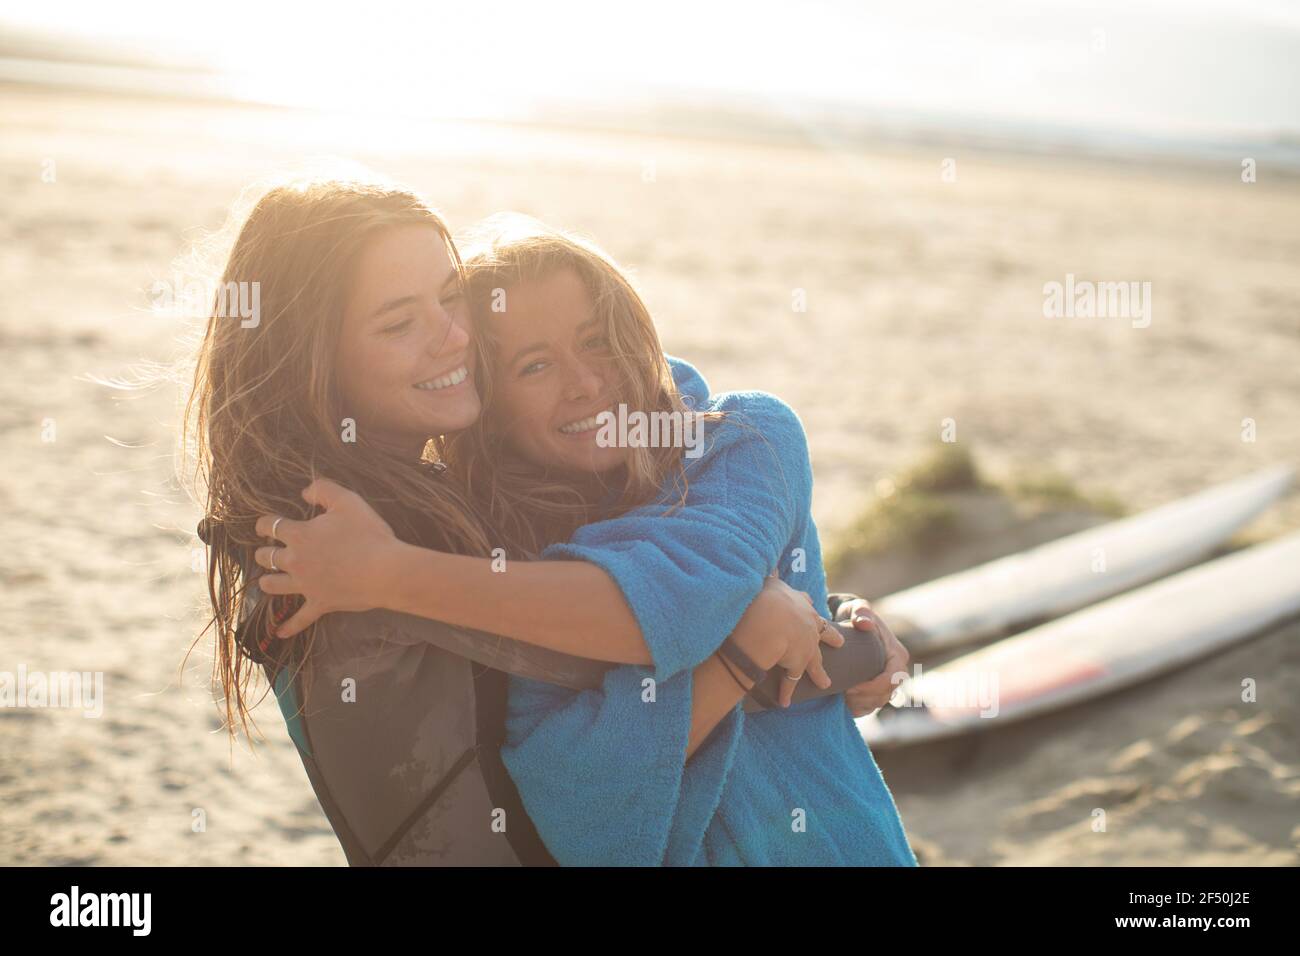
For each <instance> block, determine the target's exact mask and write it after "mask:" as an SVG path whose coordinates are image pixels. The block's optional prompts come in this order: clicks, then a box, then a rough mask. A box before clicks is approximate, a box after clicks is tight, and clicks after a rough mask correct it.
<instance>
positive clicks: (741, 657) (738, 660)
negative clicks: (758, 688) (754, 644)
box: [718, 637, 767, 684]
mask: <svg viewBox="0 0 1300 956" xmlns="http://www.w3.org/2000/svg"><path fill="white" fill-rule="evenodd" d="M718 655H719V656H720V657H722V658H723V659H724V660H727V661H730V662H731V663H733V664H735V665H736V666H737V667H738V668H740V672H741V673H742V674H744V675H745V676H746V677H748V678H749V679H750V680H752V681H753V682H754V683H755V684H757V683H758V682H759V681H761V680H762V679H763V678H764V677H766V676H767V671H765V670H763V668H761V667H759V666H758V665H757V664H756V663H754V659H753V658H752V657H750V656H749V655H748V654H746V653H745V652H744V651H743V650H741V648H740V645H739V644H737V643H736V642H735V641H734V640H733V639H732V638H731V637H728V638H727V639H726V640H725V641H723V642H722V646H721V647H719V648H718Z"/></svg>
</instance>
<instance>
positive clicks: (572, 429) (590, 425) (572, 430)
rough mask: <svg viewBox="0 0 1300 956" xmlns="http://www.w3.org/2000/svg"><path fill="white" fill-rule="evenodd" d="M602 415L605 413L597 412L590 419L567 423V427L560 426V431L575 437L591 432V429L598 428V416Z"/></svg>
mask: <svg viewBox="0 0 1300 956" xmlns="http://www.w3.org/2000/svg"><path fill="white" fill-rule="evenodd" d="M603 414H605V413H604V412H597V413H596V414H595V415H592V416H591V417H590V418H584V419H583V420H582V421H580V422H569V424H567V425H561V426H560V431H561V432H563V433H564V434H566V435H577V434H578V433H580V432H589V431H592V430H593V429H596V428H599V427H600V421H599V419H600V416H601V415H603Z"/></svg>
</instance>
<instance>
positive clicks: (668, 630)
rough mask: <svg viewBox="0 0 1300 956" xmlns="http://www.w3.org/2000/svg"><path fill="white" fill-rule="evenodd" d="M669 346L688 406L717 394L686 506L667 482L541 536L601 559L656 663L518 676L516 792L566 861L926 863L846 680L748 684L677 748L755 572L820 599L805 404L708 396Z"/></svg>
mask: <svg viewBox="0 0 1300 956" xmlns="http://www.w3.org/2000/svg"><path fill="white" fill-rule="evenodd" d="M671 361H672V368H673V375H674V378H675V380H676V381H677V384H678V387H679V388H680V389H681V391H682V393H683V395H685V396H689V400H690V401H692V402H693V403H694V407H695V408H696V409H699V410H712V409H717V410H721V411H724V412H725V413H726V418H725V420H724V421H721V422H716V423H709V424H708V425H707V426H706V432H705V441H704V448H705V450H704V453H703V455H701V456H700V457H698V458H695V459H689V458H688V459H686V467H687V476H688V478H689V481H690V489H689V495H688V499H687V505H686V507H684V508H682V509H679V510H677V511H676V512H674V513H672V514H669V515H667V516H665V514H664V510H665V508H664V503H665V502H666V501H669V500H673V496H672V495H671V494H670V493H669V494H666V496H665V497H664V498H663V499H662V500H661V501H659V502H654V503H651V504H650V505H647V506H644V507H641V508H638V509H635V510H634V511H632V512H630V513H627V514H625V515H621V516H619V517H617V518H614V519H611V520H607V521H600V522H596V523H593V524H589V525H586V526H584V527H583V528H581V529H579V530H578V531H577V532H576V533H575V534H574V536H573V538H572V540H571V541H570V542H568V543H565V544H560V545H554V546H552V547H550V548H548V549H547V550H546V552H545V554H544V557H545V558H550V559H559V560H583V561H590V562H592V563H593V564H596V565H598V566H600V567H601V568H604V569H605V571H607V572H608V573H609V574H610V576H611V577H612V578H613V579H614V581H615V582H617V584H618V585H619V587H620V588H621V589H622V591H623V594H624V596H625V598H626V599H627V602H628V604H629V606H630V607H631V609H632V611H633V613H634V615H635V616H636V619H637V621H638V623H639V624H640V626H641V630H642V633H643V635H644V636H645V640H646V643H647V644H648V645H649V647H650V651H651V655H652V658H653V660H654V666H653V667H636V666H625V667H617V668H614V669H612V670H611V671H610V672H609V674H608V675H607V676H606V678H605V682H604V686H603V688H602V689H601V690H589V691H571V690H567V689H564V688H560V687H555V686H553V685H548V684H543V683H539V682H537V681H531V680H527V679H523V678H513V677H512V678H511V684H510V703H509V716H508V719H507V733H506V744H505V746H504V747H503V748H502V756H503V757H504V759H505V763H506V766H507V768H508V769H509V771H510V774H511V777H512V778H513V779H514V781H515V783H516V785H517V786H518V788H519V792H520V795H521V796H522V798H523V802H524V805H525V807H526V808H527V810H528V813H529V815H530V816H531V817H532V819H533V822H534V823H535V824H536V826H537V829H538V831H539V832H540V834H541V836H542V839H543V840H544V841H545V842H546V845H547V847H548V848H549V849H550V851H551V853H552V854H553V855H554V856H555V858H556V860H557V861H559V862H560V863H561V864H564V865H677V866H683V865H687V866H688V865H695V866H699V865H799V864H807V865H813V864H847V865H876V866H915V865H916V857H915V855H914V854H913V852H912V849H911V847H910V846H909V845H908V842H907V837H906V835H905V834H904V832H903V825H902V822H901V820H900V819H899V816H898V811H897V809H896V808H895V806H894V801H893V798H892V797H891V796H890V793H889V789H888V788H887V787H886V786H885V782H884V780H883V779H882V778H881V775H880V771H879V769H878V768H877V767H876V762H875V760H874V759H873V758H872V755H871V751H870V750H869V749H868V748H867V745H866V744H865V743H864V742H863V741H862V738H861V736H860V735H859V734H858V731H857V729H856V728H855V727H854V724H853V718H852V716H851V715H850V714H849V711H848V708H847V707H846V705H845V701H844V697H843V696H842V695H834V696H830V697H826V698H822V699H821V700H816V701H809V702H806V703H803V704H798V705H793V706H791V707H790V708H788V709H785V710H776V711H768V712H764V713H761V714H745V713H744V712H743V710H742V708H741V707H740V705H739V704H738V705H737V706H736V708H735V709H734V710H733V711H732V712H731V713H730V714H729V715H728V716H727V717H726V718H724V719H723V721H722V723H721V724H719V725H718V727H717V728H716V729H715V730H714V731H713V732H712V734H711V735H710V736H709V738H708V739H707V740H706V741H705V742H704V744H703V745H702V746H701V747H700V748H699V749H698V750H697V751H696V752H695V754H694V755H693V757H692V759H691V760H690V762H689V763H688V762H687V761H686V743H687V737H688V734H689V731H690V722H691V687H692V675H691V671H692V670H693V669H694V668H695V667H696V665H698V664H700V663H702V662H703V661H704V660H706V659H707V658H708V657H709V656H710V655H711V654H712V653H713V652H714V651H715V650H716V649H717V647H718V645H719V644H721V643H722V641H723V640H724V639H725V638H726V636H727V635H728V634H730V633H731V631H732V630H734V629H735V627H736V624H737V623H738V622H739V621H740V618H741V617H742V616H743V614H744V612H745V609H746V608H747V607H748V606H749V604H750V602H751V601H752V600H753V599H754V597H755V596H756V595H757V594H758V592H759V590H760V589H761V588H762V586H763V579H764V578H765V577H766V576H767V575H768V574H770V573H772V572H773V571H776V572H777V573H778V574H779V575H780V577H781V578H782V580H784V581H785V582H786V583H787V584H789V585H790V586H791V587H794V588H796V589H798V590H801V591H806V592H807V593H808V594H810V595H811V596H812V599H813V603H814V604H815V605H816V607H817V609H818V611H819V612H820V613H821V614H823V615H824V616H828V615H829V609H828V607H827V604H826V596H827V592H826V578H825V572H824V571H823V569H822V559H821V548H820V545H819V543H818V538H817V529H816V528H815V527H814V525H813V522H812V517H811V513H810V511H811V504H812V467H811V463H810V462H809V457H808V446H807V440H806V438H805V435H804V431H803V426H802V425H801V423H800V422H799V419H798V417H797V416H796V415H795V413H794V411H793V410H792V409H791V408H790V407H789V406H787V405H786V404H785V403H783V402H782V401H781V400H780V399H778V398H776V397H774V396H772V395H768V394H764V393H761V392H732V393H724V394H720V395H716V396H709V394H708V386H707V385H706V384H705V382H704V380H703V378H702V377H701V376H700V374H699V373H698V372H697V371H696V370H695V369H694V368H693V367H691V366H690V365H688V364H687V363H685V362H681V361H679V360H676V359H673V360H671ZM573 599H574V600H581V595H577V594H575V595H573Z"/></svg>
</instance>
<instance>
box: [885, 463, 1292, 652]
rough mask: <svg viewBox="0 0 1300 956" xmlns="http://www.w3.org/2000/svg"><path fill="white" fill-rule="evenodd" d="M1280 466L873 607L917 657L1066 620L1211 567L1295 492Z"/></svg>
mask: <svg viewBox="0 0 1300 956" xmlns="http://www.w3.org/2000/svg"><path fill="white" fill-rule="evenodd" d="M1292 475H1293V472H1292V469H1291V468H1288V467H1285V466H1279V467H1275V468H1269V469H1267V470H1265V471H1260V472H1257V473H1255V474H1253V475H1248V476H1246V477H1245V478H1239V479H1237V480H1236V481H1230V482H1227V483H1226V484H1222V485H1218V486H1216V487H1214V488H1210V489H1208V490H1206V491H1203V492H1200V493H1198V494H1195V495H1191V496H1190V497H1187V498H1182V499H1179V500H1178V501H1174V502H1171V503H1170V504H1167V505H1163V506H1161V507H1159V508H1155V509H1153V510H1151V511H1146V512H1143V513H1142V514H1139V515H1134V516H1132V517H1129V518H1123V519H1121V520H1119V521H1113V522H1110V523H1109V524H1105V525H1101V526H1099V527H1096V528H1090V529H1088V530H1087V531H1081V532H1079V533H1078V534H1073V535H1070V536H1068V537H1065V538H1060V539H1059V540H1056V541H1050V542H1048V543H1047V544H1043V545H1039V546H1038V547H1036V548H1031V549H1029V550H1028V551H1021V552H1019V553H1017V554H1012V555H1008V556H1007V557H1004V558H999V559H997V560H996V561H990V562H988V563H987V564H981V565H978V566H977V567H974V568H968V569H967V570H965V571H959V572H957V573H956V574H950V575H947V576H946V577H942V578H937V579H936V580H934V581H928V582H926V583H925V584H921V585H918V586H916V587H913V588H908V589H907V590H906V591H899V592H897V593H895V594H891V595H889V596H888V597H884V598H880V599H879V600H876V601H872V602H871V604H872V607H873V608H874V609H875V610H876V611H878V612H879V614H880V616H881V617H883V618H884V619H885V620H886V621H887V622H889V625H890V627H891V628H892V629H893V630H894V633H895V634H897V635H898V638H899V640H901V641H902V642H903V644H904V645H905V646H906V647H907V649H908V650H909V651H910V652H911V653H912V656H913V657H923V656H925V655H926V654H931V653H933V652H935V651H940V650H944V649H947V648H951V647H956V646H959V645H961V644H967V643H974V642H976V641H979V640H982V639H985V638H989V637H994V636H997V635H999V634H1005V633H1006V632H1008V631H1009V630H1011V629H1013V628H1015V627H1016V626H1018V625H1022V624H1027V623H1030V622H1033V621H1041V620H1043V619H1049V618H1053V617H1057V616H1059V615H1061V614H1065V613H1067V612H1069V611H1073V610H1075V609H1077V608H1081V607H1086V606H1087V605H1089V604H1092V603H1093V602H1095V601H1099V600H1101V599H1103V598H1107V597H1110V596H1112V595H1115V594H1118V593H1120V592H1121V591H1126V590H1128V589H1129V588H1132V587H1136V586H1137V585H1139V584H1145V583H1146V582H1148V581H1153V580H1155V579H1156V578H1159V577H1163V576H1164V575H1166V574H1169V573H1171V572H1173V571H1177V570H1179V569H1180V568H1185V567H1187V566H1188V565H1190V564H1193V563H1195V562H1196V561H1197V560H1200V559H1202V558H1204V557H1205V556H1206V555H1208V554H1209V553H1210V552H1211V551H1213V550H1214V548H1215V547H1217V546H1218V545H1220V544H1222V543H1223V542H1224V541H1226V540H1227V539H1228V538H1229V537H1230V536H1231V535H1232V533H1233V532H1234V531H1236V530H1237V529H1238V528H1241V527H1243V526H1244V525H1245V524H1246V523H1247V522H1248V521H1250V520H1251V519H1252V518H1254V517H1255V516H1256V515H1257V514H1259V513H1260V512H1261V511H1263V510H1264V508H1266V507H1267V506H1268V505H1269V504H1271V503H1272V502H1273V501H1274V500H1275V499H1277V498H1278V497H1279V496H1280V495H1281V494H1282V493H1283V492H1284V491H1285V490H1286V489H1287V488H1288V487H1289V486H1290V484H1291V478H1292Z"/></svg>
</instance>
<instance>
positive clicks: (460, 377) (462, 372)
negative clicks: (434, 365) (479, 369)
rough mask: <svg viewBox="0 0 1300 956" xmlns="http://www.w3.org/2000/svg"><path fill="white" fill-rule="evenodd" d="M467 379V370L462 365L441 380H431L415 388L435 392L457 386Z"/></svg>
mask: <svg viewBox="0 0 1300 956" xmlns="http://www.w3.org/2000/svg"><path fill="white" fill-rule="evenodd" d="M467 378H469V369H467V368H466V367H465V366H463V365H462V366H461V367H460V368H458V369H456V371H454V372H449V373H448V374H446V375H444V376H442V377H441V378H431V379H429V381H427V382H420V383H419V384H417V385H416V386H415V387H416V388H422V389H424V390H425V391H429V392H436V391H437V390H438V389H440V388H450V387H451V386H453V385H459V384H460V383H461V382H463V381H465V379H467Z"/></svg>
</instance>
